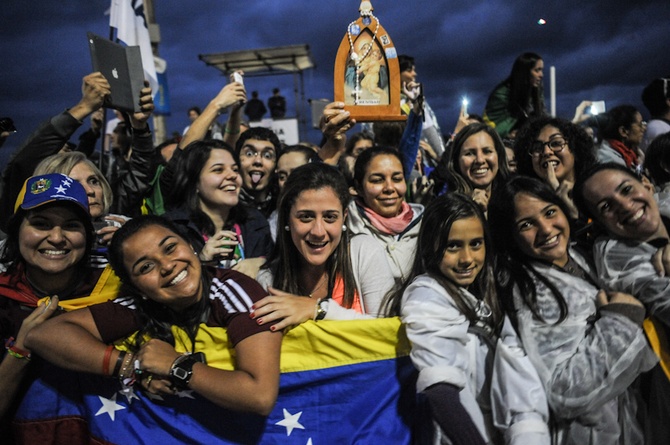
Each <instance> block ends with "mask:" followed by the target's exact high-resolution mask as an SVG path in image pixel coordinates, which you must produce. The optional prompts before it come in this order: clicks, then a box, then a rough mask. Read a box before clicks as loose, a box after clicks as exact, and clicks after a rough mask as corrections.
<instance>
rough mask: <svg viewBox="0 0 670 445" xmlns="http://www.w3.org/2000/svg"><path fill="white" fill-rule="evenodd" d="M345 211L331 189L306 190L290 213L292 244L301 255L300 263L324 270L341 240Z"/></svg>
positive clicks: (297, 199)
mask: <svg viewBox="0 0 670 445" xmlns="http://www.w3.org/2000/svg"><path fill="white" fill-rule="evenodd" d="M345 215H346V211H345V209H344V208H342V202H341V201H340V198H339V197H338V195H337V194H336V193H335V191H334V190H333V189H332V188H331V187H323V188H320V189H316V190H305V191H303V192H301V193H300V194H299V195H298V197H297V198H296V200H295V202H294V204H293V205H292V206H291V210H290V213H289V220H288V226H289V229H290V232H291V240H292V241H293V244H294V245H295V247H296V249H297V250H298V252H299V253H300V255H301V257H302V258H301V259H300V261H301V263H302V264H304V265H306V266H309V267H314V268H322V267H325V265H326V261H327V260H328V258H330V256H331V255H332V254H333V252H334V251H335V249H336V248H337V246H338V245H339V244H340V240H341V239H342V226H343V225H344V218H345Z"/></svg>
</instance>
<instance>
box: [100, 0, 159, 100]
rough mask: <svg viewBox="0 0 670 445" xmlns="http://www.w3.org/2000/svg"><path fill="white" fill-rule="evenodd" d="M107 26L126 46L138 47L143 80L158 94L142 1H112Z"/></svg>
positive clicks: (156, 77)
mask: <svg viewBox="0 0 670 445" xmlns="http://www.w3.org/2000/svg"><path fill="white" fill-rule="evenodd" d="M109 26H111V27H112V28H116V30H117V32H116V37H117V38H118V39H119V40H121V41H122V42H123V43H125V44H126V45H128V46H139V47H140V52H141V54H142V65H143V67H144V78H145V79H147V80H148V81H149V84H150V85H151V91H152V93H153V94H154V95H155V94H156V93H157V92H158V76H157V75H156V66H155V65H154V54H153V51H152V49H151V39H150V38H149V27H148V25H147V20H146V18H145V16H144V3H143V1H142V0H112V7H111V9H110V17H109Z"/></svg>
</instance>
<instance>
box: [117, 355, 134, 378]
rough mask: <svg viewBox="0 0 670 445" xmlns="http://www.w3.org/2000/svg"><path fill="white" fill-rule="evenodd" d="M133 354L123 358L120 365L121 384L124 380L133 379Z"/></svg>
mask: <svg viewBox="0 0 670 445" xmlns="http://www.w3.org/2000/svg"><path fill="white" fill-rule="evenodd" d="M134 358H135V354H127V355H126V356H125V357H124V358H123V364H122V365H121V371H120V372H119V379H120V380H121V381H122V382H123V381H125V380H126V379H132V377H133V374H134V372H133V367H132V363H133V362H134V360H133V359H134Z"/></svg>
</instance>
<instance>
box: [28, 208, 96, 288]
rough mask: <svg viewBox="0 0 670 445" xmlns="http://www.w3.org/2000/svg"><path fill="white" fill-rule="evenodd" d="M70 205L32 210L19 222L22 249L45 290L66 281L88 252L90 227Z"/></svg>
mask: <svg viewBox="0 0 670 445" xmlns="http://www.w3.org/2000/svg"><path fill="white" fill-rule="evenodd" d="M81 218H82V217H81V215H80V214H79V213H77V212H75V211H74V210H73V209H71V208H70V206H69V205H67V204H66V205H62V204H47V205H45V206H42V207H39V208H37V209H34V210H29V211H28V212H27V213H26V216H25V217H24V218H23V221H22V222H21V225H20V226H19V231H18V239H19V244H18V247H19V253H20V254H21V257H22V258H23V260H24V261H25V265H26V273H27V274H28V276H29V277H30V279H31V281H32V282H33V283H35V284H36V285H37V286H38V287H40V288H41V289H42V290H44V291H50V290H51V289H55V288H58V287H59V284H58V283H61V284H64V283H65V284H66V283H68V282H70V281H71V278H72V276H73V274H75V273H76V272H77V271H76V266H77V265H78V264H79V262H80V261H81V260H82V259H83V258H84V255H85V253H86V227H85V225H84V223H83V222H82V220H81ZM56 282H58V283H56Z"/></svg>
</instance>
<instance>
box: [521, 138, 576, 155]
mask: <svg viewBox="0 0 670 445" xmlns="http://www.w3.org/2000/svg"><path fill="white" fill-rule="evenodd" d="M566 145H568V141H566V140H565V139H563V138H554V139H552V140H550V141H547V142H542V141H535V142H533V145H532V146H531V147H530V151H529V153H528V155H530V157H531V158H539V157H540V156H542V153H544V147H549V149H550V150H551V151H553V152H554V154H557V153H560V152H562V151H563V149H564V148H565V146H566Z"/></svg>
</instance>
